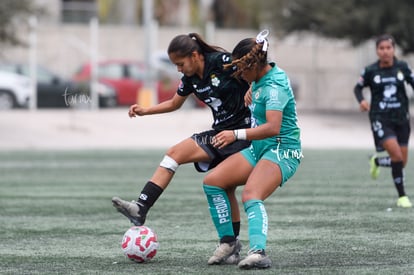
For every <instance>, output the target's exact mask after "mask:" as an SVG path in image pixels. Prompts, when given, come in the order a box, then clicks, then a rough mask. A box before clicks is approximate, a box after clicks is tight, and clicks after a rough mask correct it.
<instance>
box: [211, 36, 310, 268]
mask: <svg viewBox="0 0 414 275" xmlns="http://www.w3.org/2000/svg"><path fill="white" fill-rule="evenodd" d="M267 34H268V31H264V32H261V33H260V34H259V35H258V37H257V38H256V39H254V38H248V39H244V40H242V41H240V42H239V43H238V44H237V46H236V47H235V48H234V50H233V53H232V58H233V62H232V64H231V65H228V66H226V67H232V66H233V67H234V66H236V68H237V71H236V75H241V77H242V78H243V79H244V80H246V81H248V82H251V83H252V103H251V105H250V106H251V109H252V114H253V119H254V120H255V123H256V124H257V126H256V127H254V128H250V129H236V130H232V131H229V130H224V131H222V132H220V133H219V134H217V135H216V137H215V141H216V146H217V148H219V149H221V148H225V146H229V144H232V143H233V142H237V141H239V140H251V141H252V143H251V146H250V147H249V148H246V149H244V150H242V151H241V152H239V153H236V154H234V155H232V156H230V157H229V158H227V159H226V160H224V161H223V162H221V163H220V164H219V165H218V166H217V167H216V168H215V169H213V170H212V171H211V172H209V174H208V175H207V176H206V177H205V178H204V192H205V193H206V196H207V201H208V203H209V209H210V213H211V217H212V220H213V223H214V225H215V227H216V230H217V233H218V236H219V238H220V243H219V245H218V247H217V249H216V250H215V252H214V254H213V256H212V257H211V258H210V259H209V260H208V264H222V263H225V261H226V259H227V258H228V257H232V255H233V254H234V253H236V252H237V251H238V250H239V247H240V241H239V240H238V239H237V238H236V236H235V235H234V234H233V230H232V219H231V217H232V212H231V207H230V202H229V198H228V196H227V193H228V192H226V190H232V189H234V188H235V187H236V186H238V185H244V184H245V186H244V189H243V192H242V201H243V205H244V209H245V212H246V214H247V219H248V226H249V231H248V233H249V242H250V245H249V247H250V249H249V251H248V255H247V257H246V258H244V259H243V260H241V261H240V262H239V264H238V266H239V267H240V268H242V269H250V268H268V267H270V266H271V264H272V262H271V260H270V258H269V257H268V256H267V255H266V253H265V249H266V242H267V231H268V216H267V212H266V209H265V206H264V200H265V199H266V198H268V197H269V196H270V195H271V194H272V193H273V192H274V191H275V190H276V189H277V188H278V187H279V186H282V185H283V184H284V183H286V181H287V180H288V179H289V178H290V177H292V176H293V175H294V174H295V172H296V169H297V168H298V166H299V163H300V159H301V157H302V152H301V142H300V129H299V127H298V125H297V115H296V103H295V98H294V95H293V92H292V89H291V86H290V83H289V79H288V77H287V75H286V73H285V72H284V71H283V70H281V69H280V68H278V67H277V66H276V64H275V63H273V62H271V63H269V62H268V60H267V49H268V42H267V39H266V37H267ZM255 123H254V124H255ZM235 170H237V173H231V172H229V171H235Z"/></svg>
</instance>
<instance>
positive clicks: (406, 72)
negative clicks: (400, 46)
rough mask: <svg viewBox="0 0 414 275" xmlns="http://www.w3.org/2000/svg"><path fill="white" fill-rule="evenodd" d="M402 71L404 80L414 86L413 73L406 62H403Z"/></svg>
mask: <svg viewBox="0 0 414 275" xmlns="http://www.w3.org/2000/svg"><path fill="white" fill-rule="evenodd" d="M402 73H403V74H404V79H405V81H406V82H407V83H408V84H410V85H411V87H413V88H414V73H413V71H412V70H411V68H410V67H409V66H408V64H407V63H405V62H404V63H403V66H402Z"/></svg>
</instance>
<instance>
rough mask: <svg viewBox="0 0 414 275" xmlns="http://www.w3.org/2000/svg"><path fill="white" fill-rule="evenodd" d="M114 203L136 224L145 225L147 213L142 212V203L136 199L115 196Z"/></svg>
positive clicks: (117, 208)
mask: <svg viewBox="0 0 414 275" xmlns="http://www.w3.org/2000/svg"><path fill="white" fill-rule="evenodd" d="M112 205H113V206H114V207H115V208H116V210H118V212H119V213H121V214H122V215H124V216H125V217H127V218H128V219H129V220H130V221H131V222H132V223H133V224H135V225H136V226H140V225H144V223H145V217H146V215H143V214H140V207H142V205H140V204H139V203H138V202H136V201H131V202H129V201H124V200H123V199H121V198H118V197H113V198H112Z"/></svg>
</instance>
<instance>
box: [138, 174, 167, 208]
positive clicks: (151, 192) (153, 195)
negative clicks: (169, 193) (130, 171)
mask: <svg viewBox="0 0 414 275" xmlns="http://www.w3.org/2000/svg"><path fill="white" fill-rule="evenodd" d="M163 191H164V189H162V188H161V187H159V186H158V185H156V184H155V183H153V182H151V181H148V182H147V184H145V186H144V188H143V189H142V191H141V194H140V195H139V198H138V201H137V202H138V204H140V206H142V207H140V214H141V212H142V211H144V212H143V213H142V214H144V215H146V214H147V212H148V210H149V209H150V208H151V206H153V205H154V203H155V201H156V200H158V198H159V197H160V196H161V194H162V192H163ZM141 208H142V210H141Z"/></svg>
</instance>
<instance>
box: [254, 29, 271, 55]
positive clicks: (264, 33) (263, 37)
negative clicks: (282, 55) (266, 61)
mask: <svg viewBox="0 0 414 275" xmlns="http://www.w3.org/2000/svg"><path fill="white" fill-rule="evenodd" d="M268 35H269V30H263V31H261V32H259V34H258V35H257V36H256V43H258V44H261V43H263V48H262V51H264V52H266V51H267V48H268V46H269V44H268V42H267V39H266V38H267V36H268Z"/></svg>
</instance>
